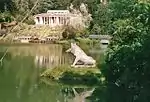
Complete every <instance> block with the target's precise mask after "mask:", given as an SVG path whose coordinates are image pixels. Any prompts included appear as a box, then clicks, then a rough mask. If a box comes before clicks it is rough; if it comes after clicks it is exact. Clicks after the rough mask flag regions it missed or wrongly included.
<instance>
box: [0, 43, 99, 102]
mask: <svg viewBox="0 0 150 102" xmlns="http://www.w3.org/2000/svg"><path fill="white" fill-rule="evenodd" d="M7 48H8V52H7V54H6V56H5V58H4V59H3V62H1V65H0V102H80V101H81V100H82V101H81V102H90V101H89V100H85V98H86V97H88V96H90V95H91V93H92V92H93V91H94V90H93V88H92V87H86V86H78V85H77V86H69V85H64V84H61V83H56V82H53V81H52V82H48V83H49V84H45V83H43V81H42V80H41V79H40V72H41V71H42V70H44V69H45V68H55V67H58V66H63V65H71V64H72V62H73V59H74V57H73V56H72V55H71V54H69V53H66V52H65V50H66V47H64V46H63V45H58V44H48V45H40V44H27V45H20V44H19V45H18V44H15V45H9V44H6V45H4V44H3V45H0V57H2V55H3V54H4V52H5V50H6V49H7ZM92 48H93V47H88V50H86V52H87V53H88V55H91V56H92V57H94V59H96V60H99V57H100V54H99V53H93V49H92ZM86 49H87V48H86Z"/></svg>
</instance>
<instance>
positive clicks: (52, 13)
mask: <svg viewBox="0 0 150 102" xmlns="http://www.w3.org/2000/svg"><path fill="white" fill-rule="evenodd" d="M34 21H35V24H36V25H49V26H51V27H55V26H63V25H67V24H68V23H69V21H70V12H69V11H68V10H48V11H47V13H41V14H37V15H35V16H34Z"/></svg>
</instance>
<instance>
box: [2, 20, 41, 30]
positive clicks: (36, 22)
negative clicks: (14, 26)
mask: <svg viewBox="0 0 150 102" xmlns="http://www.w3.org/2000/svg"><path fill="white" fill-rule="evenodd" d="M34 21H35V24H39V22H38V18H37V17H35V18H34ZM0 29H1V26H0Z"/></svg>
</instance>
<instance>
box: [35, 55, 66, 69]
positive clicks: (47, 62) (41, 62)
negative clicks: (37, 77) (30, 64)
mask: <svg viewBox="0 0 150 102" xmlns="http://www.w3.org/2000/svg"><path fill="white" fill-rule="evenodd" d="M67 62H69V61H68V58H66V56H65V55H63V56H54V55H51V56H42V55H41V56H35V64H36V65H38V66H40V67H46V68H52V67H53V68H54V67H57V66H61V65H65V64H67Z"/></svg>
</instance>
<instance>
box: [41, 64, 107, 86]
mask: <svg viewBox="0 0 150 102" xmlns="http://www.w3.org/2000/svg"><path fill="white" fill-rule="evenodd" d="M41 77H44V78H47V79H49V80H55V81H60V82H63V83H65V84H71V85H74V84H83V85H85V84H86V85H94V84H98V83H99V82H102V81H103V80H104V78H103V77H102V75H101V72H100V70H99V69H98V68H71V67H66V66H64V67H62V66H61V67H57V68H54V69H47V70H45V71H44V72H43V73H41Z"/></svg>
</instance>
